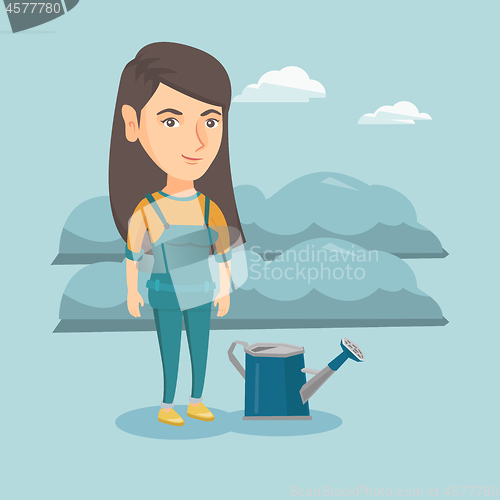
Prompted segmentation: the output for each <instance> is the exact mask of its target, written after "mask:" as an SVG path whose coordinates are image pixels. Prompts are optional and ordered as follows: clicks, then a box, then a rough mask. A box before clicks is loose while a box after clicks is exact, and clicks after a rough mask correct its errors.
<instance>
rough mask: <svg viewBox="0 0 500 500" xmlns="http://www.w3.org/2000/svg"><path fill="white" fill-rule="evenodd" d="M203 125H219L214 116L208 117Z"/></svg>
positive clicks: (211, 126) (209, 126)
mask: <svg viewBox="0 0 500 500" xmlns="http://www.w3.org/2000/svg"><path fill="white" fill-rule="evenodd" d="M205 125H206V126H207V127H208V128H215V127H217V125H219V120H216V119H215V118H210V119H208V120H207V121H206V122H205Z"/></svg>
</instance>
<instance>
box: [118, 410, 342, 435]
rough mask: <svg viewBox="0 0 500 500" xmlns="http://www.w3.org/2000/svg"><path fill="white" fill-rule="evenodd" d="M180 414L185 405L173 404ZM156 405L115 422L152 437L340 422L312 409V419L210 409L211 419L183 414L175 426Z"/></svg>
mask: <svg viewBox="0 0 500 500" xmlns="http://www.w3.org/2000/svg"><path fill="white" fill-rule="evenodd" d="M175 408H176V410H177V411H178V413H179V414H180V415H181V416H184V415H185V414H186V410H187V406H176V407H175ZM158 410H159V408H158V406H150V407H148V408H138V409H137V410H132V411H129V412H127V413H124V414H123V415H120V416H119V417H118V418H117V419H116V421H115V424H116V426H117V427H118V428H119V429H121V430H122V431H124V432H127V433H129V434H133V435H135V436H141V437H146V438H152V439H181V440H183V439H203V438H209V437H214V436H220V435H221V434H226V433H227V432H236V433H238V434H248V435H253V436H303V435H306V434H318V433H321V432H327V431H331V430H333V429H336V428H337V427H340V426H341V425H342V420H341V419H340V418H339V417H337V416H336V415H332V414H331V413H325V412H322V411H312V412H311V415H312V420H295V421H293V420H256V421H253V420H252V421H249V420H243V418H242V417H243V412H242V411H236V412H232V413H228V412H225V411H223V410H216V409H212V412H213V414H214V416H215V420H214V421H213V422H200V421H198V420H194V419H192V418H187V417H186V418H185V421H186V423H185V425H183V426H182V427H174V426H171V425H165V424H162V423H161V422H158Z"/></svg>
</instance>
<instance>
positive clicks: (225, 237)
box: [208, 200, 231, 255]
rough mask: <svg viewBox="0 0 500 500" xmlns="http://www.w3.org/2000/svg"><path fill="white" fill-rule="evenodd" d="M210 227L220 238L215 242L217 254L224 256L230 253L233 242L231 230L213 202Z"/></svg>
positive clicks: (211, 203) (211, 204)
mask: <svg viewBox="0 0 500 500" xmlns="http://www.w3.org/2000/svg"><path fill="white" fill-rule="evenodd" d="M208 225H209V226H210V227H211V228H212V229H214V230H215V231H217V233H218V234H219V237H218V238H217V241H216V242H215V249H216V251H217V254H219V255H222V254H226V253H227V252H229V251H230V250H231V240H230V237H229V229H228V227H227V222H226V218H225V217H224V214H223V213H222V210H221V209H220V208H219V206H218V205H217V204H216V203H214V202H213V201H211V200H210V217H209V221H208Z"/></svg>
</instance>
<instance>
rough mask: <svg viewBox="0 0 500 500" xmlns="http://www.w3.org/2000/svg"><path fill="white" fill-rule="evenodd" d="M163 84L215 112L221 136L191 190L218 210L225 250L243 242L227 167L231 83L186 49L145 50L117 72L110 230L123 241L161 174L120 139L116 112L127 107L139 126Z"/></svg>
mask: <svg viewBox="0 0 500 500" xmlns="http://www.w3.org/2000/svg"><path fill="white" fill-rule="evenodd" d="M160 83H163V84H165V85H167V86H169V87H171V88H173V89H174V90H177V91H179V92H182V93H183V94H186V95H188V96H190V97H193V98H194V99H198V100H200V101H203V102H206V103H208V104H214V105H216V106H221V107H222V110H223V123H224V130H223V136H222V143H221V146H220V149H219V152H218V154H217V156H216V157H215V159H214V161H213V162H212V164H211V165H210V168H209V169H208V170H207V172H206V173H205V175H203V177H201V178H200V179H198V180H196V181H195V183H194V184H195V188H196V189H197V190H198V191H200V192H202V193H203V194H204V195H206V196H208V197H209V198H210V199H211V200H213V201H214V202H215V203H216V204H217V205H218V206H219V207H220V209H221V210H222V213H223V214H224V216H225V218H226V221H227V225H228V226H229V227H230V228H235V229H236V230H237V231H235V230H232V231H230V234H231V235H232V237H231V244H235V243H237V234H238V232H239V234H241V238H242V239H241V240H239V241H238V243H244V242H245V239H244V236H243V231H242V229H241V223H240V219H239V216H238V210H237V208H236V202H235V199H234V191H233V181H232V178H231V169H230V165H229V143H228V127H227V124H228V111H229V106H230V104H231V82H230V80H229V76H228V75H227V73H226V70H225V69H224V67H223V66H222V64H221V63H220V62H219V61H218V60H217V59H215V57H212V56H211V55H210V54H207V53H206V52H203V51H202V50H199V49H195V48H194V47H190V46H188V45H182V44H179V43H172V42H159V43H152V44H150V45H146V47H144V48H142V49H141V50H140V51H139V52H138V54H137V56H136V57H135V59H133V60H132V61H130V62H129V63H128V64H127V65H126V66H125V69H124V70H123V73H122V76H121V80H120V86H119V88H118V96H117V98H116V108H115V115H114V119H113V130H112V133H111V146H110V154H109V196H110V200H111V209H112V212H113V218H114V220H115V224H116V227H117V229H118V231H119V233H120V235H121V236H122V238H123V239H124V240H125V241H126V239H127V230H128V221H129V220H130V217H131V216H132V213H133V211H134V209H135V207H136V206H137V205H138V203H139V202H140V201H141V200H142V199H143V198H144V197H145V196H146V194H147V193H154V192H156V191H159V190H161V189H163V188H164V187H165V182H166V174H165V172H163V171H162V170H161V169H160V168H159V167H158V166H157V165H156V164H155V163H154V161H153V160H152V159H151V158H150V157H149V155H148V154H147V153H146V152H145V151H144V149H143V147H142V145H141V144H140V142H139V141H136V142H129V141H128V140H127V139H126V137H125V124H124V122H123V118H122V106H123V105H124V104H128V105H129V106H132V107H133V108H134V109H135V111H136V113H137V117H138V119H139V120H140V114H141V110H142V108H143V107H144V106H145V105H146V104H147V102H148V101H149V99H151V97H152V96H153V94H154V93H155V92H156V89H157V88H158V86H159V85H160Z"/></svg>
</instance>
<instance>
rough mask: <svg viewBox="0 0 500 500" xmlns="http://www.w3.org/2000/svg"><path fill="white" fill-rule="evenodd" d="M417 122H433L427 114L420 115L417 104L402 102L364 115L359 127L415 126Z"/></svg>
mask: <svg viewBox="0 0 500 500" xmlns="http://www.w3.org/2000/svg"><path fill="white" fill-rule="evenodd" d="M415 120H432V118H431V117H430V116H429V115H428V114H427V113H419V112H418V109H417V107H416V106H415V104H412V103H411V102H408V101H400V102H397V103H396V104H394V106H381V107H380V108H378V109H377V111H375V113H367V114H366V115H363V116H362V117H361V118H360V119H359V121H358V125H414V124H415Z"/></svg>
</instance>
